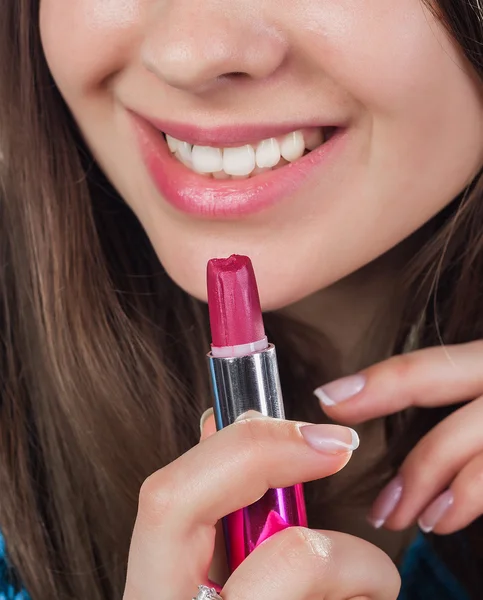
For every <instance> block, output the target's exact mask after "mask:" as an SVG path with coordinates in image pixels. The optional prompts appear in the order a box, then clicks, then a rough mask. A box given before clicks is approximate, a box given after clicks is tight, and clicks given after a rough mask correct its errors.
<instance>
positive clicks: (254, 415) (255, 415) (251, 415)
mask: <svg viewBox="0 0 483 600" xmlns="http://www.w3.org/2000/svg"><path fill="white" fill-rule="evenodd" d="M270 418H271V417H267V415H264V414H263V413H261V412H259V411H258V410H247V411H246V412H244V413H242V414H241V415H240V416H238V417H237V418H236V419H235V421H243V420H245V419H270Z"/></svg>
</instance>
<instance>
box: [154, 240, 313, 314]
mask: <svg viewBox="0 0 483 600" xmlns="http://www.w3.org/2000/svg"><path fill="white" fill-rule="evenodd" d="M230 254H246V255H247V256H250V255H249V253H242V252H229V253H217V254H214V255H213V256H209V258H208V259H206V260H204V261H200V260H199V259H195V258H192V260H191V261H189V262H188V263H186V262H184V263H183V264H180V263H179V262H178V261H176V262H174V263H173V262H171V261H169V260H162V263H163V265H164V267H165V269H166V271H167V273H168V275H169V276H170V277H171V279H172V280H173V281H174V282H175V283H176V284H177V285H178V286H179V287H180V288H182V289H183V290H184V291H185V292H187V293H188V294H190V295H191V296H193V297H195V298H197V299H198V300H201V301H202V302H207V290H206V264H207V262H208V260H209V259H210V258H223V257H227V256H229V255H230ZM250 258H252V257H251V256H250ZM253 264H254V269H255V274H256V278H257V285H258V291H259V294H260V303H261V306H262V310H263V311H264V312H267V311H275V310H280V309H282V308H285V307H287V306H289V305H291V304H293V303H295V302H298V301H299V300H302V299H303V298H305V297H306V296H309V295H311V294H313V293H314V292H316V291H318V290H319V289H321V287H324V286H323V285H322V286H321V285H320V284H319V283H318V282H315V281H313V280H311V278H310V277H308V278H307V277H306V278H304V277H303V275H304V274H303V273H301V272H300V271H299V273H298V276H297V277H294V276H291V275H289V274H288V273H284V272H281V269H280V268H278V269H276V270H275V271H274V270H273V269H271V268H269V266H270V265H265V264H264V263H263V261H260V260H258V261H257V260H256V259H253Z"/></svg>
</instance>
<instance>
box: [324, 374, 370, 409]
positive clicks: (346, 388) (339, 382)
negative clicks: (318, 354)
mask: <svg viewBox="0 0 483 600" xmlns="http://www.w3.org/2000/svg"><path fill="white" fill-rule="evenodd" d="M365 385H366V378H365V377H364V375H359V374H358V375H349V377H342V379H336V380H335V381H331V382H330V383H327V384H326V385H323V386H322V387H319V388H317V389H316V390H315V391H314V394H315V395H316V396H317V398H318V399H319V400H320V402H321V403H322V404H323V405H324V406H335V405H336V404H339V403H340V402H344V401H345V400H349V398H352V397H353V396H355V395H356V394H358V393H359V392H360V391H361V390H362V389H363V388H364V386H365Z"/></svg>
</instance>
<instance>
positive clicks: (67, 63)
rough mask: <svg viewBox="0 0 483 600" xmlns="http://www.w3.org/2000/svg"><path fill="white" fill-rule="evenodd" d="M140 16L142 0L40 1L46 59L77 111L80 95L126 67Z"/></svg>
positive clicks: (59, 85)
mask: <svg viewBox="0 0 483 600" xmlns="http://www.w3.org/2000/svg"><path fill="white" fill-rule="evenodd" d="M141 14H142V11H141V4H140V0H69V1H68V2H66V0H41V4H40V33H41V39H42V45H43V49H44V53H45V57H46V60H47V63H48V65H49V68H50V71H51V73H52V76H53V77H54V80H55V81H56V83H57V86H58V87H59V90H60V92H61V94H62V95H63V96H64V97H65V99H66V101H67V103H68V104H69V105H71V108H72V109H73V110H74V112H75V105H76V101H77V100H78V99H79V96H82V95H85V94H89V93H91V92H94V91H95V90H96V89H97V88H98V86H99V85H100V83H102V82H103V81H104V80H105V79H106V78H107V77H110V76H112V75H113V74H115V73H116V72H117V71H119V70H121V69H122V68H123V67H124V66H125V64H126V62H127V60H128V58H129V55H130V53H132V51H133V46H134V44H135V41H136V38H137V34H138V27H139V23H140V20H141Z"/></svg>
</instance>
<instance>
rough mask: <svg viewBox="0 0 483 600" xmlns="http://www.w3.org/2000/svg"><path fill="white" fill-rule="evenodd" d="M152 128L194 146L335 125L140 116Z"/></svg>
mask: <svg viewBox="0 0 483 600" xmlns="http://www.w3.org/2000/svg"><path fill="white" fill-rule="evenodd" d="M137 114H138V116H140V117H142V118H143V119H144V120H145V121H147V122H148V123H150V124H151V125H152V126H153V127H155V128H156V129H158V130H159V131H161V132H162V133H165V134H167V135H170V136H171V137H174V138H176V139H177V140H181V141H183V142H188V143H189V144H193V145H196V146H217V147H234V146H243V145H245V144H250V143H253V142H259V141H261V140H264V139H268V138H272V137H278V136H282V135H285V134H287V133H291V132H292V131H297V130H300V129H305V128H311V127H337V126H339V125H338V124H336V123H324V124H320V123H283V124H267V123H263V124H235V125H218V126H216V127H210V128H208V127H200V126H198V125H192V124H189V123H176V122H173V121H164V120H159V119H155V118H152V117H147V116H145V115H139V113H137Z"/></svg>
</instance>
